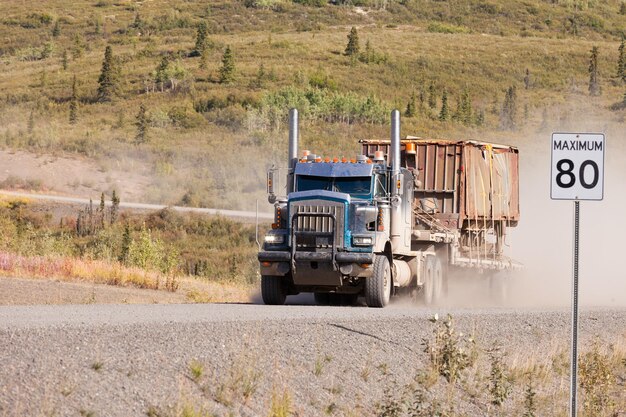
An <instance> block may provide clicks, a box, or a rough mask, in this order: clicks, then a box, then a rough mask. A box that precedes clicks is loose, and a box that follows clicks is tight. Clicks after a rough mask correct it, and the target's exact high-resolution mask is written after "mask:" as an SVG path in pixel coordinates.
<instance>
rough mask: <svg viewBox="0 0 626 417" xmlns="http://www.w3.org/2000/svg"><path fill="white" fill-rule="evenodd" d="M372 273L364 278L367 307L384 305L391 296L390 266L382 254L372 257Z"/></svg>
mask: <svg viewBox="0 0 626 417" xmlns="http://www.w3.org/2000/svg"><path fill="white" fill-rule="evenodd" d="M373 267H374V273H373V274H372V276H371V277H370V278H367V279H366V280H365V303H366V304H367V305H368V307H385V306H386V305H387V304H389V298H390V297H391V268H390V267H389V259H387V257H386V256H384V255H376V256H375V257H374V266H373Z"/></svg>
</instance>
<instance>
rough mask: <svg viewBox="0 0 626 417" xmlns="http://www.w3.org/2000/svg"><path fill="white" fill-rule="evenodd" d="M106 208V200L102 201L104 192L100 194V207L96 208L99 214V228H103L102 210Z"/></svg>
mask: <svg viewBox="0 0 626 417" xmlns="http://www.w3.org/2000/svg"><path fill="white" fill-rule="evenodd" d="M105 208H106V202H105V201H104V192H102V194H100V207H99V208H98V211H99V215H100V228H101V229H104V210H105Z"/></svg>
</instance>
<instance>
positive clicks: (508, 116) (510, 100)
mask: <svg viewBox="0 0 626 417" xmlns="http://www.w3.org/2000/svg"><path fill="white" fill-rule="evenodd" d="M516 120H517V92H516V90H515V87H514V86H511V87H509V89H508V90H507V91H506V94H505V95H504V103H502V111H501V112H500V128H501V129H505V130H513V129H515V127H516Z"/></svg>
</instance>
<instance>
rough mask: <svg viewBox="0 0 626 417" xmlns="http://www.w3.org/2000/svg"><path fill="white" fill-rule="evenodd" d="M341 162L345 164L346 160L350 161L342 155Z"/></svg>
mask: <svg viewBox="0 0 626 417" xmlns="http://www.w3.org/2000/svg"><path fill="white" fill-rule="evenodd" d="M341 162H343V163H344V164H345V163H346V162H348V159H347V158H346V157H345V156H342V157H341Z"/></svg>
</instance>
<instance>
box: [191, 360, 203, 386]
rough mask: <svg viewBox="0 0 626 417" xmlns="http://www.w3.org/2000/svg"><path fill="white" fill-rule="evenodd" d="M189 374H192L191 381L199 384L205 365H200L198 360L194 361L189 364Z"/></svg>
mask: <svg viewBox="0 0 626 417" xmlns="http://www.w3.org/2000/svg"><path fill="white" fill-rule="evenodd" d="M189 373H190V374H191V379H192V380H193V381H194V382H198V381H199V380H200V378H202V375H203V374H204V365H202V363H200V362H199V361H198V360H196V359H193V360H192V361H191V362H190V363H189Z"/></svg>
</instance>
